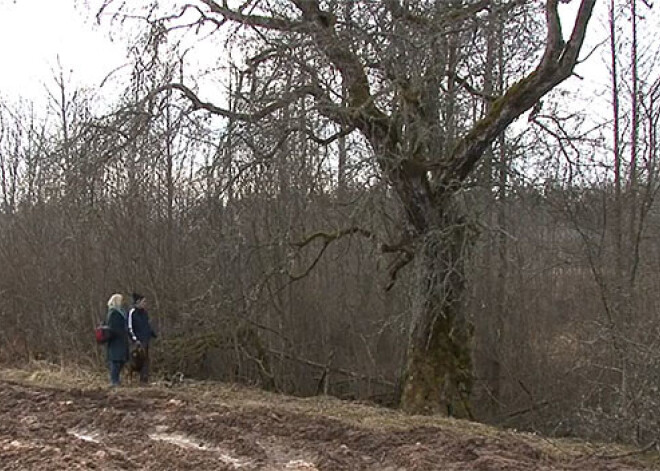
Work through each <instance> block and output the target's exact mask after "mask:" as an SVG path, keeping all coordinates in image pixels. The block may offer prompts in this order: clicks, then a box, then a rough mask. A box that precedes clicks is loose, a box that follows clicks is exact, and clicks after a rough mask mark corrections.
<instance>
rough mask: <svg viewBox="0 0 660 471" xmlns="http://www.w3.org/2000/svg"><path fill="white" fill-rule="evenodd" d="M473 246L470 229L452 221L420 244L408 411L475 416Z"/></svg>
mask: <svg viewBox="0 0 660 471" xmlns="http://www.w3.org/2000/svg"><path fill="white" fill-rule="evenodd" d="M467 241H468V230H467V227H466V226H465V224H462V223H460V222H458V221H448V222H447V223H446V224H443V227H441V228H438V229H433V230H431V231H428V232H427V234H425V235H424V236H423V237H422V238H421V241H420V243H419V246H418V250H417V253H416V255H415V264H416V265H415V277H416V280H415V281H416V288H415V289H416V293H415V299H414V300H413V321H412V325H411V329H410V338H409V345H408V358H407V361H408V362H407V366H406V371H405V373H404V378H403V391H402V397H401V408H402V409H403V410H405V411H406V412H409V413H413V414H433V413H442V414H447V415H453V416H458V417H471V412H470V406H469V395H470V390H471V387H472V360H471V358H472V355H471V351H470V349H471V347H470V339H471V337H472V327H471V325H470V324H469V322H467V320H466V318H465V316H464V314H463V310H462V306H461V304H462V295H463V292H464V284H465V280H464V270H463V265H464V257H465V253H466V248H467V245H468V242H467Z"/></svg>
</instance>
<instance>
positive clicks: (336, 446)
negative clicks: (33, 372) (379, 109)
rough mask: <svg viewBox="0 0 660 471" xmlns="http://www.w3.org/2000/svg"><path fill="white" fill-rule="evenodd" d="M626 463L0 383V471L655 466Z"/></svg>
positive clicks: (231, 397) (151, 394) (229, 403)
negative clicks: (61, 470)
mask: <svg viewBox="0 0 660 471" xmlns="http://www.w3.org/2000/svg"><path fill="white" fill-rule="evenodd" d="M624 454H625V453H621V452H617V453H615V454H614V455H611V454H610V455H609V456H603V452H602V450H601V451H596V450H595V449H593V448H589V447H569V446H568V445H566V446H564V445H562V444H560V443H559V442H553V441H550V440H547V439H542V438H539V437H534V436H530V435H522V434H514V433H511V432H505V431H497V430H495V429H491V428H488V427H485V426H480V425H476V424H469V423H467V422H462V421H451V420H449V419H428V418H424V419H422V418H419V420H416V419H415V418H410V417H405V416H403V415H401V414H398V413H397V412H396V411H387V410H381V409H377V408H372V407H368V406H366V405H362V404H347V403H341V402H340V401H337V400H333V399H325V400H320V399H312V400H301V399H294V398H287V397H284V396H277V395H271V396H268V395H266V394H265V393H253V392H249V391H248V390H247V389H241V388H237V387H234V388H232V387H227V386H217V387H215V389H214V387H213V386H204V387H201V386H186V385H182V386H180V387H176V388H166V387H164V386H153V387H149V388H137V387H123V388H118V389H116V390H110V389H108V388H106V387H103V386H99V387H70V386H61V385H60V386H56V387H53V386H52V385H48V386H46V385H43V384H39V383H37V382H34V381H32V382H31V381H22V380H20V381H19V380H14V379H12V380H7V379H6V378H5V379H0V469H1V470H39V471H45V470H54V469H57V470H60V469H66V470H75V469H98V470H119V469H145V470H151V469H153V470H159V471H164V470H239V469H240V470H289V471H295V470H482V471H486V470H525V471H527V470H594V471H598V470H636V469H651V468H650V466H651V465H650V464H649V463H650V460H649V457H648V456H646V457H645V460H646V461H643V460H641V459H640V456H639V455H637V454H635V453H634V452H633V453H632V454H630V455H629V456H621V455H624ZM647 455H648V454H647ZM644 463H646V464H644Z"/></svg>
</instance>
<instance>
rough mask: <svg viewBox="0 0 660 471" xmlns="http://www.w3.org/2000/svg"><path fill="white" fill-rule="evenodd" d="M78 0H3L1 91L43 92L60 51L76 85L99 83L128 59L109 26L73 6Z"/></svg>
mask: <svg viewBox="0 0 660 471" xmlns="http://www.w3.org/2000/svg"><path fill="white" fill-rule="evenodd" d="M138 1H139V0H138ZM75 3H76V2H74V0H0V45H1V46H0V68H1V69H2V72H1V73H0V96H2V97H5V98H6V97H11V98H15V97H16V96H18V95H20V96H23V97H25V98H29V99H39V97H43V96H45V88H44V87H45V86H46V85H48V86H49V87H52V86H53V83H54V82H53V72H52V71H53V70H57V69H58V66H57V57H58V55H59V57H60V63H61V64H62V68H63V70H64V71H65V72H67V73H69V74H70V75H69V77H67V78H68V79H70V80H71V82H72V83H73V84H75V85H87V86H98V85H99V84H100V83H101V81H102V80H103V78H104V77H105V76H106V75H107V74H108V73H109V72H110V71H111V70H113V69H114V68H116V67H118V66H119V65H121V64H122V63H124V62H126V54H125V52H124V48H123V46H122V45H120V44H117V43H113V42H111V41H110V39H109V38H108V34H107V31H102V30H100V29H98V28H95V24H94V22H93V21H91V20H88V16H89V13H88V12H86V11H85V9H84V8H83V7H81V8H79V9H76V8H74V4H75ZM37 5H38V6H37ZM71 71H72V72H71Z"/></svg>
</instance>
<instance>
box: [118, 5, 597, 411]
mask: <svg viewBox="0 0 660 471" xmlns="http://www.w3.org/2000/svg"><path fill="white" fill-rule="evenodd" d="M109 3H111V2H106V4H109ZM559 3H562V2H559V0H548V1H547V2H545V5H544V6H541V7H537V6H535V5H536V2H531V1H530V2H526V1H520V0H511V1H508V2H505V1H502V2H490V1H476V0H475V1H472V0H451V1H445V0H426V1H399V0H384V1H382V2H354V1H351V0H324V1H320V0H288V1H284V0H281V1H278V2H269V1H261V0H252V1H246V2H243V3H241V4H240V5H239V4H238V3H237V2H228V1H222V2H220V1H213V0H196V1H193V2H191V3H189V4H187V5H185V6H183V7H182V9H181V10H180V11H178V12H174V13H173V14H172V15H171V16H169V17H167V18H166V19H165V21H163V19H162V18H160V20H159V21H160V24H164V25H168V24H169V25H173V24H174V25H175V26H176V27H177V28H180V27H181V26H182V22H183V20H185V25H186V26H190V25H191V22H190V21H189V20H190V18H191V14H194V15H195V19H194V21H193V22H192V24H193V25H197V26H199V27H200V28H202V31H203V28H204V27H205V26H207V25H210V26H211V27H213V28H217V30H224V31H225V32H226V34H229V35H232V36H231V37H232V39H231V40H230V41H228V43H231V44H233V45H234V46H235V47H237V48H240V50H241V51H242V53H243V54H244V55H246V56H247V60H246V61H245V64H244V65H245V67H244V71H243V72H244V73H243V74H241V80H239V83H238V85H236V86H234V87H232V90H233V92H234V93H236V94H237V99H238V100H241V101H242V103H243V105H242V106H239V107H236V108H232V109H226V108H224V107H222V106H218V105H217V104H216V103H213V102H212V100H211V101H208V100H207V99H206V97H204V96H202V95H201V94H200V93H198V92H197V91H196V90H195V88H194V87H192V86H190V85H189V84H186V83H180V82H179V83H170V84H168V85H166V86H164V87H160V88H159V89H158V90H156V92H155V93H160V92H162V91H164V90H166V89H168V90H178V91H179V92H181V93H182V94H183V95H185V96H186V97H187V98H188V99H189V100H190V102H191V103H192V105H193V107H194V108H195V109H202V110H206V111H207V112H210V113H212V114H215V115H219V116H222V117H225V118H229V119H230V120H231V122H232V123H237V122H242V123H243V124H244V126H245V128H244V129H246V130H249V131H250V133H248V134H246V136H249V135H254V133H255V132H258V131H259V126H260V124H262V123H266V122H271V121H270V120H273V119H277V118H278V117H281V116H287V117H288V119H289V122H288V123H285V125H284V126H282V128H281V129H282V132H283V134H282V138H281V139H280V140H279V141H278V142H277V143H276V144H282V143H284V142H286V140H287V137H288V135H290V134H291V133H298V134H300V135H305V136H307V137H308V138H309V139H311V140H314V141H315V142H316V143H320V144H326V145H327V144H331V143H332V142H333V141H334V140H336V139H341V138H343V137H345V136H347V135H349V134H352V133H355V134H357V135H359V136H361V137H362V138H363V139H364V140H365V141H366V142H368V144H369V146H370V150H371V152H372V154H371V159H372V162H373V168H374V169H375V170H376V172H377V173H378V175H379V176H380V177H381V178H382V179H383V180H384V181H386V182H387V183H388V184H389V185H390V186H391V188H392V189H393V191H394V192H395V193H396V195H397V196H398V198H399V200H400V202H401V205H402V207H403V209H404V211H403V214H405V220H404V221H401V223H402V224H401V239H400V240H397V241H390V243H389V244H384V245H383V247H384V249H385V250H387V251H399V252H400V253H401V261H402V262H401V263H399V264H396V265H395V270H394V271H393V275H396V267H400V266H402V265H404V263H406V262H410V261H412V262H413V263H412V266H413V274H414V277H415V286H416V293H415V296H414V297H413V305H412V323H411V326H410V336H409V345H408V355H407V364H406V368H405V372H404V375H403V377H402V392H401V399H400V401H401V406H402V408H403V409H404V410H406V411H409V412H413V413H424V412H450V413H453V414H455V415H463V416H464V415H470V408H469V401H468V398H469V393H470V390H471V385H472V361H471V351H470V338H471V327H470V324H469V322H468V321H467V316H466V314H465V312H464V311H463V309H462V294H463V293H464V284H465V280H464V270H463V260H464V257H465V252H466V249H467V247H468V246H469V240H470V233H471V230H470V226H469V225H468V224H467V223H466V222H465V220H464V218H463V213H462V210H461V207H460V204H459V198H457V196H459V195H460V193H461V189H462V188H464V182H465V181H466V180H467V179H468V178H469V177H470V175H471V174H472V173H473V170H474V169H475V166H476V165H477V163H478V162H479V160H480V158H481V157H482V155H483V154H484V152H485V151H486V150H487V149H488V148H489V147H490V146H491V144H492V143H493V142H494V141H495V139H497V137H498V136H499V135H500V134H501V133H502V132H503V131H504V130H505V129H506V128H507V127H508V126H509V125H510V124H511V123H512V122H513V121H514V120H515V119H516V118H518V117H519V116H520V115H521V114H523V113H525V112H526V111H528V110H530V109H532V108H533V107H534V106H535V105H536V104H537V103H538V102H539V100H540V99H541V97H543V96H544V95H545V94H547V93H548V92H549V91H551V90H552V89H553V88H555V87H556V86H557V85H559V84H560V83H561V82H563V81H564V80H566V79H567V78H568V77H569V76H571V74H572V72H573V69H574V67H575V65H576V64H577V62H578V55H579V53H580V50H581V48H582V45H583V41H584V38H585V33H586V29H587V24H588V23H589V20H590V17H591V14H592V10H593V7H594V5H595V3H596V0H582V1H581V3H580V5H579V9H578V11H577V15H576V17H575V21H574V24H573V25H572V31H571V33H570V35H568V36H566V37H565V36H564V34H563V33H562V24H561V20H560V15H559V12H558V8H559V5H558V4H559ZM563 3H567V2H563ZM539 8H540V10H539ZM493 9H497V10H498V11H497V13H498V14H502V15H505V14H506V15H515V14H516V12H517V14H518V15H519V16H518V17H517V19H515V20H512V21H532V20H533V19H535V18H536V17H537V16H535V13H537V14H539V12H542V14H544V15H545V24H546V31H547V33H546V36H545V39H544V40H542V41H539V42H538V53H539V54H538V55H539V60H538V63H537V64H536V66H535V67H532V68H531V70H527V71H526V72H525V73H523V74H521V75H520V76H519V77H518V78H519V80H518V81H517V82H515V83H514V84H513V85H512V86H510V87H509V88H508V89H507V90H505V91H504V92H503V93H501V94H499V95H497V96H493V95H491V94H489V93H486V92H485V91H484V86H483V85H484V80H483V76H484V73H483V61H480V59H479V57H481V55H483V54H485V50H486V42H485V41H484V37H485V35H486V32H485V31H484V30H485V29H486V28H484V24H486V21H485V18H487V17H488V16H490V15H488V14H487V10H491V13H492V10H493ZM525 15H527V16H525ZM172 22H178V23H172ZM236 26H238V28H236ZM226 27H227V28H226ZM191 30H193V29H192V28H191ZM196 31H200V29H199V28H198V29H197V30H196ZM511 60H516V59H515V58H513V59H511ZM480 65H481V69H479V66H480ZM152 96H153V95H152ZM469 100H481V101H483V102H484V110H485V113H484V114H483V117H481V118H479V119H476V118H473V117H470V115H469V114H468V113H466V112H465V109H468V108H466V107H465V106H463V107H462V106H461V104H462V103H465V102H466V101H469ZM472 103H473V101H472ZM285 108H286V109H287V110H288V111H287V112H286V113H284V112H282V113H280V111H281V110H284V109H285ZM296 114H297V115H303V114H304V115H306V116H308V117H309V118H310V119H304V120H301V119H298V120H291V117H292V116H295V115H296ZM262 157H263V156H262ZM354 229H355V228H353V229H351V228H347V230H346V231H344V233H356V230H354Z"/></svg>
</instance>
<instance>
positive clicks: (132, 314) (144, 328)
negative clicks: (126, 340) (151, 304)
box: [128, 307, 156, 345]
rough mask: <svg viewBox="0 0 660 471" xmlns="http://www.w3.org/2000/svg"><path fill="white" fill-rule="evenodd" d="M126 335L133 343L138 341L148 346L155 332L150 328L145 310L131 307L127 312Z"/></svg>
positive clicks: (154, 336)
mask: <svg viewBox="0 0 660 471" xmlns="http://www.w3.org/2000/svg"><path fill="white" fill-rule="evenodd" d="M128 334H129V335H130V338H131V340H133V342H135V341H138V340H139V341H140V343H142V344H145V345H146V344H148V343H149V341H150V340H151V339H152V338H156V332H154V329H152V328H151V323H150V322H149V314H148V313H147V310H146V309H140V308H139V307H132V308H131V309H130V311H128Z"/></svg>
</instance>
